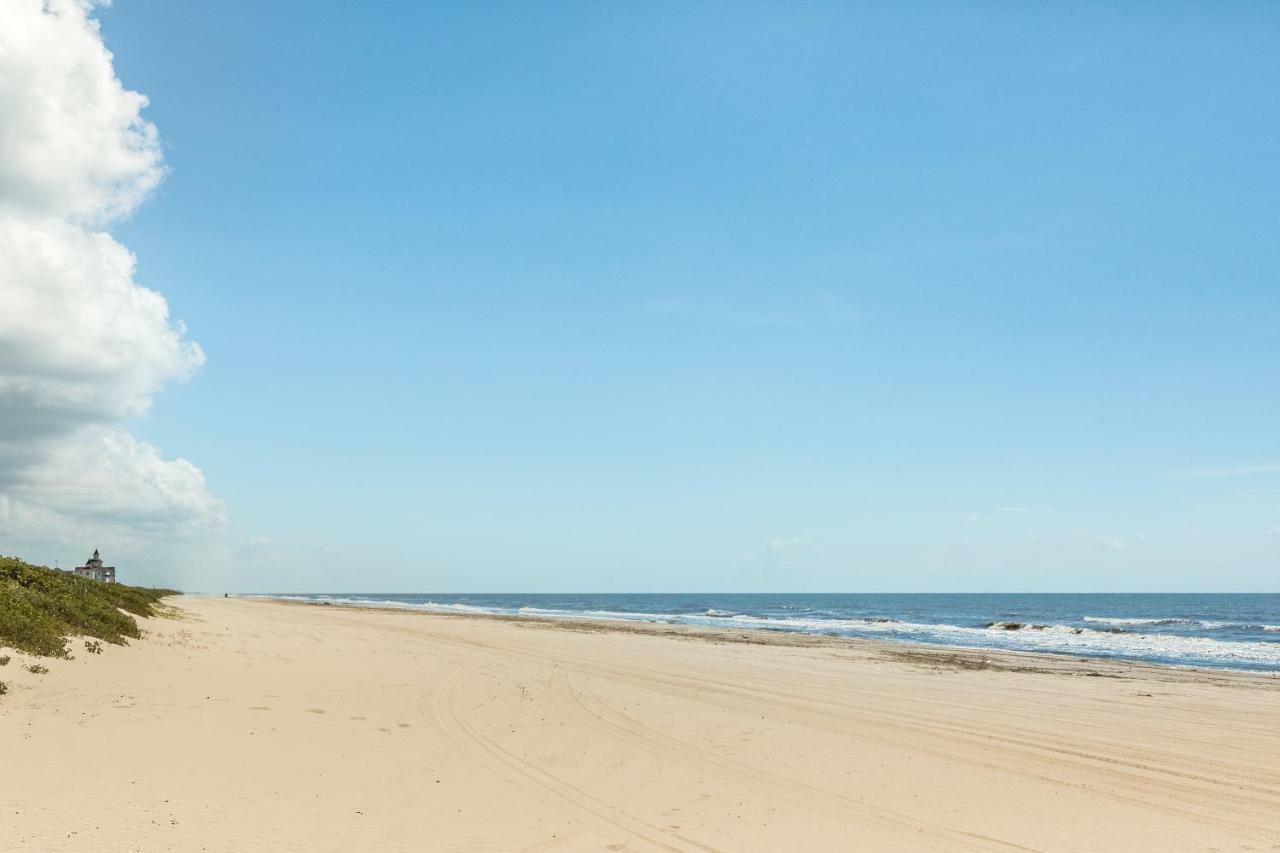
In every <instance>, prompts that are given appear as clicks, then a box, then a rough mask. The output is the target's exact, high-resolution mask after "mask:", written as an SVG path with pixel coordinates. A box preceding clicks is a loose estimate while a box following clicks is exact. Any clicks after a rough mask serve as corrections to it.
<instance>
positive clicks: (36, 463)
mask: <svg viewBox="0 0 1280 853" xmlns="http://www.w3.org/2000/svg"><path fill="white" fill-rule="evenodd" d="M96 5H98V4H96V3H94V2H92V1H91V0H3V2H0V117H3V118H2V119H0V533H3V534H4V535H5V536H6V538H7V539H9V540H11V541H15V542H36V543H43V544H45V545H48V544H49V543H66V544H68V545H69V544H71V543H73V542H75V543H80V544H83V542H84V539H85V537H87V536H93V537H94V538H95V539H100V541H103V542H106V541H131V542H134V543H136V542H137V541H139V540H140V539H145V538H147V537H155V538H163V537H168V536H174V535H182V534H185V533H190V532H193V531H197V530H201V529H205V528H207V527H208V526H209V525H211V524H218V523H220V521H221V518H222V508H221V505H220V503H219V502H218V501H217V499H215V498H214V497H212V496H211V495H210V494H209V492H208V491H207V489H206V487H205V482H204V475H203V473H202V472H201V471H200V469H198V468H197V467H195V466H194V465H192V464H191V463H190V462H187V461H186V460H183V459H175V460H166V459H164V458H163V457H162V456H161V454H160V451H159V450H157V449H156V448H155V447H153V446H151V445H150V444H147V443H145V442H141V441H138V440H137V439H135V438H133V437H132V436H131V435H129V434H128V432H127V431H125V429H124V427H123V424H124V422H125V421H127V420H128V419H129V418H134V417H137V416H139V415H141V414H143V413H144V412H146V411H147V409H148V408H149V407H150V405H151V401H152V398H153V397H154V395H155V394H156V393H157V392H158V391H160V390H161V388H163V387H164V386H165V385H166V384H167V383H169V382H172V381H181V380H184V379H186V378H188V377H190V376H191V375H192V374H193V373H194V372H195V371H196V370H197V369H199V367H200V365H201V364H202V363H203V361H204V354H203V353H202V352H201V350H200V347H199V346H198V345H197V344H195V343H194V342H193V341H190V340H189V339H188V338H187V337H186V330H185V328H184V327H183V326H182V324H181V323H175V322H174V321H172V320H171V319H170V317H169V308H168V304H167V303H166V301H165V299H164V297H163V296H162V295H160V294H159V293H157V292H155V291H153V290H148V289H147V288H144V287H142V286H141V285H139V284H138V283H137V282H136V281H134V269H135V264H134V259H133V256H132V255H131V254H130V253H129V252H128V250H126V249H125V248H124V247H123V246H121V245H120V244H119V243H118V242H116V240H115V239H114V238H112V237H111V235H110V234H108V233H106V232H105V231H102V230H97V229H101V228H104V227H106V226H107V225H108V224H109V223H110V222H112V221H114V220H116V219H118V218H119V217H121V216H124V215H127V214H128V213H130V212H131V211H132V210H133V209H134V208H136V206H137V205H138V204H140V203H141V202H142V201H143V200H144V199H145V198H146V196H147V195H148V194H149V193H150V192H151V191H152V190H153V189H154V188H155V186H156V185H157V184H158V183H159V182H160V180H161V179H162V177H163V174H164V171H163V166H162V164H161V157H160V147H159V142H158V139H157V136H156V132H155V129H154V128H153V127H152V126H151V125H150V124H149V123H148V122H146V121H145V120H144V119H143V118H142V117H141V110H142V108H143V107H144V106H145V105H146V98H144V97H143V96H142V95H139V94H137V93H136V92H130V91H127V90H126V89H125V88H124V87H123V86H122V85H121V83H120V81H119V80H118V79H117V78H116V76H115V72H114V70H113V68H112V64H111V62H112V60H111V54H110V53H109V52H108V51H107V50H106V47H105V46H104V44H103V42H102V37H101V34H100V33H99V30H98V25H97V22H96V21H95V20H94V19H93V18H92V17H91V16H92V13H93V10H94V7H95V6H96Z"/></svg>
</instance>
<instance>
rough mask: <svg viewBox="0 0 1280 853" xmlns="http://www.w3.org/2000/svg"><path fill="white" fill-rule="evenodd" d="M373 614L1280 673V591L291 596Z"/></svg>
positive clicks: (275, 596) (286, 595) (291, 597)
mask: <svg viewBox="0 0 1280 853" xmlns="http://www.w3.org/2000/svg"><path fill="white" fill-rule="evenodd" d="M269 597H272V598H289V599H302V600H307V601H330V602H334V603H344V604H354V605H363V606H367V607H392V608H404V609H412V610H426V611H441V612H463V613H494V614H508V615H528V616H541V617H549V618H572V619H620V620H630V621H640V622H666V623H670V624H674V625H711V626H717V627H725V626H733V627H735V628H744V629H751V630H760V631H785V632H792V633H802V634H819V635H828V636H838V637H869V638H874V639H877V640H891V641H893V640H896V641H905V642H914V643H927V644H930V645H935V646H962V647H966V648H979V649H1008V650H1016V651H1025V652H1042V653H1046V654H1060V655H1072V656H1074V657H1092V658H1110V659H1122V660H1134V661H1147V662H1150V663H1161V664H1174V665H1182V666H1202V667H1219V668H1230V669H1247V670H1255V671H1263V672H1280V593H1267V594H1246V593H1240V594H1213V595H1209V594H1203V595H1202V594H1147V593H1126V594H1111V593H1098V594H1071V593H1048V594H1046V593H1035V594H1031V593H1028V594H1022V593H1002V594H986V593H975V594H967V593H946V594H866V595H863V594H854V593H850V594H846V593H826V594H799V593H797V594H769V593H758V594H757V593H706V594H661V593H660V594H650V593H625V594H619V593H600V594H554V593H528V594H479V593H477V594H407V595H402V594H280V595H274V596H269Z"/></svg>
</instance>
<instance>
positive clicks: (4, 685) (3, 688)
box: [0, 681, 9, 696]
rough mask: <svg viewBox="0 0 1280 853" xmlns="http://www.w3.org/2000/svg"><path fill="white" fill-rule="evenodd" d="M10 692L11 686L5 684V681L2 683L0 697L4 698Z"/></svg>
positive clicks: (0, 683) (0, 682)
mask: <svg viewBox="0 0 1280 853" xmlns="http://www.w3.org/2000/svg"><path fill="white" fill-rule="evenodd" d="M8 692H9V685H7V684H5V683H4V682H3V681H0V696H3V695H4V694H6V693H8Z"/></svg>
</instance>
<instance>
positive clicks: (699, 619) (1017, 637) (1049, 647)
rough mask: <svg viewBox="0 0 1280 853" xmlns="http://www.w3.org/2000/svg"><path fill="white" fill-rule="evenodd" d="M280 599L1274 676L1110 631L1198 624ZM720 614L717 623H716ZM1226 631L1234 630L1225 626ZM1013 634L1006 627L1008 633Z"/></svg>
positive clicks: (1235, 645)
mask: <svg viewBox="0 0 1280 853" xmlns="http://www.w3.org/2000/svg"><path fill="white" fill-rule="evenodd" d="M252 597H261V598H281V599H288V600H297V601H309V602H313V603H319V602H330V603H333V604H346V605H353V606H357V607H373V608H385V609H395V610H423V611H431V612H443V613H449V612H452V613H479V614H489V615H526V616H536V617H542V618H549V619H579V620H581V619H586V620H601V621H631V622H659V623H668V624H686V625H706V626H719V627H723V626H724V625H725V624H726V623H730V624H733V625H735V626H737V627H741V628H747V629H758V630H771V631H785V632H792V633H806V634H826V635H833V634H834V635H838V636H865V637H883V638H886V639H898V640H907V641H911V642H918V643H928V644H933V645H946V646H961V647H967V648H978V649H983V648H987V649H1006V650H1010V651H1032V652H1051V653H1058V654H1077V655H1084V656H1094V657H1115V658H1126V659H1135V660H1161V661H1166V662H1172V663H1180V664H1187V665H1195V664H1210V665H1216V666H1224V667H1230V666H1233V665H1234V666H1245V667H1263V668H1266V669H1276V670H1280V643H1275V642H1266V641H1245V640H1217V639H1213V638H1210V637H1199V636H1185V635H1178V634H1167V633H1166V634H1162V633H1158V632H1157V633H1142V632H1140V631H1124V632H1120V633H1117V632H1116V631H1115V630H1114V628H1118V627H1120V626H1121V625H1126V624H1127V625H1129V626H1131V627H1135V628H1139V627H1141V626H1144V625H1145V626H1158V625H1161V624H1171V623H1173V622H1188V623H1190V622H1198V621H1199V620H1170V619H1119V618H1108V617H1085V618H1084V620H1083V621H1086V622H1092V623H1097V624H1103V625H1109V626H1112V628H1113V630H1107V629H1097V630H1095V629H1092V628H1081V627H1076V626H1072V625H1057V624H1034V623H1016V622H994V623H991V624H990V625H988V626H984V627H976V626H963V625H949V624H936V623H921V622H898V621H896V620H893V619H889V618H888V617H874V618H803V617H768V616H751V615H748V614H744V613H736V614H735V613H730V612H727V611H719V610H715V609H714V608H712V609H710V610H708V611H706V612H703V613H685V614H663V613H643V612H634V611H615V610H565V609H558V608H544V607H530V606H525V607H480V606H475V605H468V604H459V603H455V602H435V601H425V602H406V601H396V600H393V599H376V598H351V597H342V596H300V595H276V596H252ZM721 614H723V615H721ZM1226 624H1233V623H1226ZM1015 625H1016V626H1017V627H1013V626H1015ZM1244 627H1255V628H1260V629H1261V630H1263V631H1267V632H1273V633H1280V625H1249V626H1244Z"/></svg>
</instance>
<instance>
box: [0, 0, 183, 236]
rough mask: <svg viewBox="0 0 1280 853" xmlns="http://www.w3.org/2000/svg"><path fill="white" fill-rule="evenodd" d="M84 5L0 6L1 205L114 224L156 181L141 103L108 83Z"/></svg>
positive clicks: (152, 141) (32, 1)
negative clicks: (111, 221) (2, 118)
mask: <svg viewBox="0 0 1280 853" xmlns="http://www.w3.org/2000/svg"><path fill="white" fill-rule="evenodd" d="M96 5H99V4H98V3H95V2H92V0H4V3H3V4H2V5H0V116H4V120H3V121H0V206H2V207H6V208H18V209H20V210H22V211H24V212H33V213H36V214H43V215H45V216H55V217H59V218H65V219H72V220H75V221H78V222H86V223H102V222H106V221H110V220H112V219H115V218H117V217H120V216H123V215H125V214H127V213H129V212H130V211H132V210H133V209H134V208H135V207H137V206H138V205H139V204H140V203H141V202H142V200H143V199H145V198H146V197H147V196H148V195H149V194H150V193H151V191H152V190H153V189H155V187H156V186H157V185H158V184H159V183H160V181H161V179H162V178H163V177H164V169H163V167H162V166H161V162H160V160H161V154H160V143H159V139H158V137H157V136H156V130H155V127H153V126H152V125H151V124H150V123H149V122H147V121H145V120H144V119H143V118H142V108H143V107H145V106H146V104H147V99H146V98H145V97H144V96H142V95H140V94H138V93H137V92H130V91H128V90H126V89H125V88H124V86H122V85H121V83H120V81H119V80H118V79H117V78H116V75H115V71H114V69H113V68H112V65H111V60H112V57H111V53H110V52H109V51H108V50H107V48H106V46H105V45H104V44H103V42H102V36H101V34H100V33H99V31H98V24H97V22H96V21H95V20H94V19H93V18H92V17H91V15H92V12H93V7H94V6H96Z"/></svg>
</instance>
